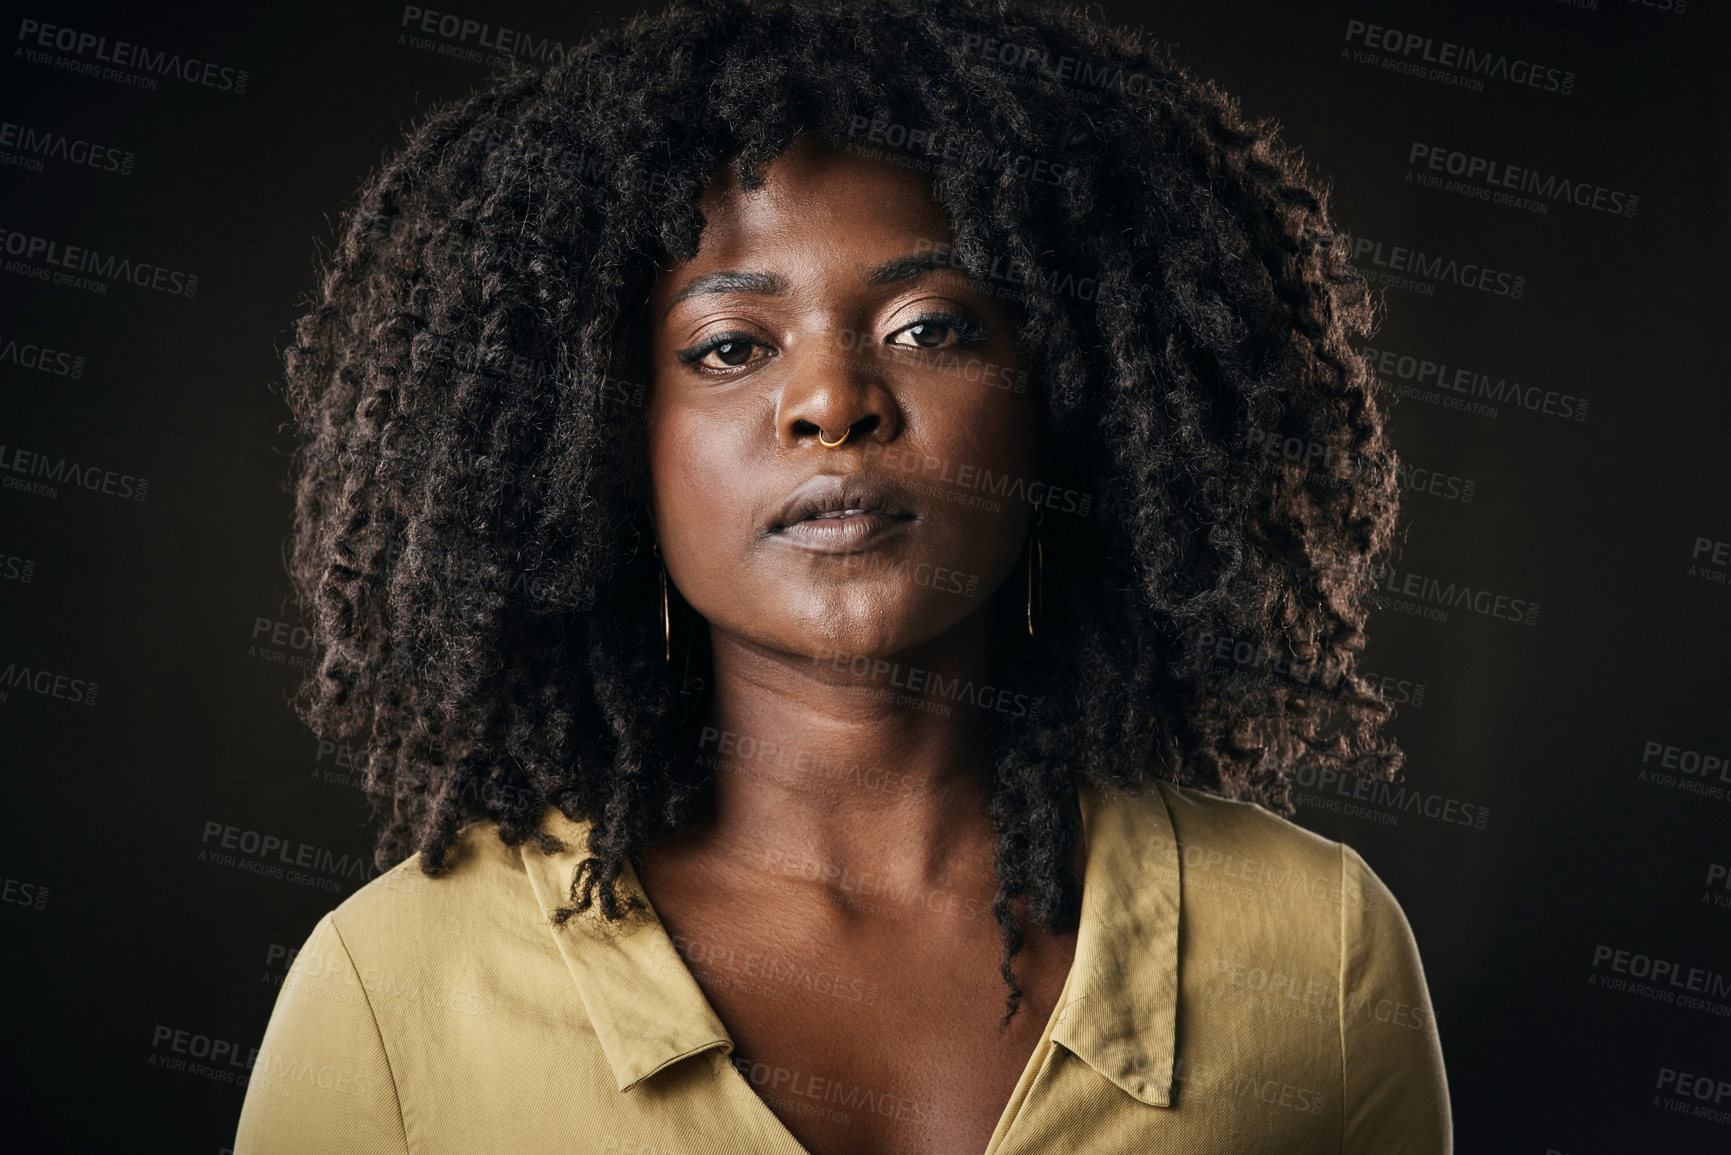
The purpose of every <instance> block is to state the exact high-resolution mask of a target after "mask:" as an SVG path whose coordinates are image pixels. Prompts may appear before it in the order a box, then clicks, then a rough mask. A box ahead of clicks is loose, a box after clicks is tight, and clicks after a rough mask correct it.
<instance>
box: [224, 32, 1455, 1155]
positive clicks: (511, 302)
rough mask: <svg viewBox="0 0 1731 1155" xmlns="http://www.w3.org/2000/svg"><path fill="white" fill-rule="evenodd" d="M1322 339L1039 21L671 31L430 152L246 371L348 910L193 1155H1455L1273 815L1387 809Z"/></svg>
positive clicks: (1339, 252) (1379, 536)
mask: <svg viewBox="0 0 1731 1155" xmlns="http://www.w3.org/2000/svg"><path fill="white" fill-rule="evenodd" d="M1369 316H1370V309H1369V304H1368V299H1367V295H1366V292H1365V289H1364V287H1363V284H1362V282H1361V281H1360V280H1359V279H1358V278H1357V277H1356V276H1355V275H1354V274H1353V273H1352V272H1351V270H1350V268H1349V266H1348V264H1347V259H1346V252H1345V247H1344V244H1343V242H1342V240H1341V234H1340V233H1339V232H1338V231H1337V229H1336V227H1335V226H1334V224H1333V223H1332V222H1331V220H1330V219H1329V217H1328V215H1327V213H1326V210H1325V206H1324V204H1323V201H1322V198H1321V196H1320V194H1319V193H1318V192H1317V191H1316V190H1315V186H1314V185H1313V184H1312V183H1311V182H1310V180H1309V179H1308V178H1306V177H1305V176H1304V174H1303V173H1302V172H1301V170H1300V169H1299V167H1298V165H1297V163H1296V162H1295V160H1294V159H1293V158H1292V157H1290V156H1289V155H1288V154H1286V153H1285V152H1283V151H1282V150H1281V149H1280V148H1278V147H1277V146H1276V145H1275V143H1274V142H1273V140H1272V138H1271V135H1270V130H1269V129H1268V128H1267V127H1266V126H1263V125H1257V124H1252V123H1248V122H1245V121H1243V120H1242V119H1241V118H1240V117H1239V116H1238V114H1237V113H1236V111H1235V109H1234V107H1233V105H1232V104H1231V103H1230V101H1228V100H1227V99H1226V98H1225V97H1223V96H1222V95H1220V94H1219V93H1218V92H1216V91H1215V90H1214V89H1212V88H1210V87H1208V86H1206V85H1202V84H1198V83H1196V82H1194V81H1192V80H1190V79H1189V78H1187V77H1186V76H1185V75H1184V74H1183V73H1181V72H1180V71H1178V70H1177V69H1176V68H1175V67H1173V66H1172V65H1171V64H1170V63H1168V62H1166V61H1165V60H1164V59H1163V58H1162V57H1161V56H1159V55H1158V54H1156V53H1154V52H1153V51H1151V50H1150V49H1148V48H1146V47H1144V46H1141V45H1140V44H1139V43H1138V42H1136V41H1135V40H1134V39H1133V38H1131V37H1129V36H1128V35H1126V34H1123V33H1120V32H1117V31H1113V30H1111V29H1107V28H1103V27H1101V26H1098V25H1095V24H1091V23H1088V22H1086V21H1085V20H1083V19H1081V18H1078V17H1074V16H1070V15H1064V14H1061V13H1054V12H1045V11H1041V10H1037V9H1032V8H1026V9H1025V8H1022V7H1020V6H1016V5H1009V6H1000V5H996V4H981V3H966V2H964V3H954V4H943V5H938V6H936V7H933V6H931V5H926V4H921V5H918V6H914V5H908V4H903V3H899V2H888V3H876V4H871V5H869V6H867V7H865V8H863V9H860V8H855V7H853V6H841V5H836V6H834V7H831V6H828V5H826V4H821V3H796V4H788V5H783V4H774V5H770V4H764V5H751V6H739V5H734V4H719V5H705V6H702V7H699V8H681V9H677V10H674V11H672V12H670V13H669V14H667V15H666V16H664V17H662V18H660V19H657V20H653V21H642V22H639V23H636V24H633V25H632V26H631V27H630V28H628V29H626V30H624V31H623V32H620V33H617V34H613V35H608V36H603V37H602V38H600V39H599V40H597V41H596V42H595V43H593V44H592V45H590V46H588V47H586V48H584V49H583V50H581V51H579V52H577V53H575V54H574V55H573V57H572V59H571V60H569V61H568V62H565V63H563V64H562V65H560V66H558V67H555V68H552V69H550V70H548V71H547V72H546V73H544V74H532V73H527V72H520V73H516V74H512V75H508V76H504V77H501V78H499V79H498V80H496V81H495V82H493V83H492V84H491V85H490V86H489V87H488V88H487V89H486V90H484V91H482V92H480V93H478V94H477V95H475V96H472V97H471V98H469V99H468V100H466V101H463V102H459V103H458V104H455V105H452V106H450V107H447V108H444V109H442V110H440V111H438V112H436V113H435V114H433V115H432V116H431V117H430V118H429V119H428V120H427V121H426V123H424V124H423V125H421V126H420V127H419V128H418V129H417V130H416V131H415V132H414V133H413V135H412V136H411V139H410V141H409V144H408V146H407V148H406V149H405V150H404V151H403V152H402V153H400V154H399V155H398V156H397V157H396V158H395V159H394V160H392V161H391V162H390V164H389V165H388V166H387V167H386V168H385V169H384V170H383V171H382V172H380V173H379V174H377V175H376V176H375V177H374V178H373V179H372V180H371V181H370V182H369V184H368V185H367V186H366V188H365V189H364V191H363V193H362V197H361V201H360V203H359V205H358V206H357V207H356V209H355V211H354V212H353V213H352V214H351V216H350V217H349V219H348V221H347V223H346V231H345V234H344V237H343V240H342V242H341V245H340V247H339V248H338V250H337V251H336V252H335V253H334V255H333V257H332V259H331V260H330V262H329V264H328V268H327V271H326V273H325V278H324V283H323V289H322V294H321V296H320V299H319V302H318V305H317V307H316V309H315V311H314V312H312V313H311V314H310V315H308V316H307V317H306V318H304V319H303V320H302V321H301V322H300V326H299V328H298V330H297V335H296V340H295V341H294V343H293V345H292V347H291V349H290V350H289V354H288V383H289V396H290V400H291V403H292V405H293V406H294V409H295V412H296V414H297V417H298V418H299V423H300V429H301V432H302V435H303V438H304V449H303V452H302V454H301V457H300V458H299V461H298V464H297V474H296V484H297V489H296V493H297V499H298V506H297V520H296V535H295V539H294V553H293V570H294V574H295V577H296V580H297V583H298V585H299V588H300V591H301V593H302V596H303V598H304V599H305V603H306V605H307V606H308V608H309V612H310V614H311V616H312V617H313V619H314V620H315V621H316V623H317V627H316V628H317V631H318V634H319V637H320V639H321V641H322V642H323V651H322V661H321V664H320V666H319V668H318V670H317V671H316V672H315V673H314V675H313V676H312V677H310V678H309V680H308V682H307V685H306V686H305V688H304V693H303V703H302V704H303V709H304V713H305V716H306V717H307V718H308V720H309V721H310V723H311V724H312V725H313V726H314V727H315V728H316V729H317V730H318V732H319V733H320V734H321V735H324V736H328V737H332V738H340V739H341V740H344V741H348V742H351V743H356V744H358V745H360V746H362V747H364V748H365V749H366V750H367V751H368V755H369V757H368V770H367V781H368V786H369V791H370V793H371V795H372V797H373V798H374V799H375V801H376V802H377V803H378V805H379V807H380V809H381V812H382V813H383V815H384V830H383V835H382V838H381V843H380V848H379V858H380V865H381V867H385V866H391V865H392V864H395V865H394V869H392V870H390V871H389V873H387V874H385V875H383V876H382V877H381V878H379V879H378V880H376V881H374V882H373V883H372V884H370V885H369V886H367V887H366V888H364V889H363V890H362V891H361V892H360V893H358V894H356V895H355V896H353V897H352V898H350V899H349V900H348V901H347V902H345V903H344V904H343V905H342V906H340V907H339V908H338V909H337V910H336V911H335V912H333V913H332V914H331V915H329V916H327V917H326V918H325V919H324V920H323V921H322V922H321V923H320V924H319V926H318V928H317V929H315V930H314V932H313V934H312V937H311V938H310V939H309V940H308V942H307V945H306V946H305V948H304V949H303V950H302V951H301V952H300V954H299V956H298V958H297V960H296V962H295V966H294V970H293V973H292V975H291V976H290V979H289V980H288V982H287V983H286V984H285V986H284V988H283V992H282V994H281V996H280V998H279V1002H278V1006H277V1009H276V1012H275V1014H274V1016H273V1018H272V1020H271V1025H270V1028H269V1030H268V1032H267V1034H266V1038H265V1041H264V1044H263V1047H262V1049H261V1053H260V1056H259V1059H258V1062H257V1066H256V1067H255V1070H254V1075H253V1080H252V1084H251V1087H250V1088H249V1091H248V1098H247V1103H246V1107H245V1110H244V1112H243V1115H242V1119H241V1127H240V1136H239V1140H238V1142H237V1144H236V1149H237V1151H240V1152H258V1151H289V1150H355V1151H410V1150H412V1151H462V1152H473V1151H479V1150H537V1151H538V1150H567V1149H568V1150H595V1151H627V1152H673V1151H678V1152H712V1151H738V1152H797V1151H800V1150H809V1151H813V1152H822V1153H827V1152H844V1151H846V1152H879V1151H884V1152H887V1151H898V1152H902V1151H907V1152H928V1151H929V1152H940V1151H942V1152H950V1151H965V1152H978V1151H990V1152H999V1153H1003V1155H1010V1153H1012V1152H1033V1151H1050V1150H1075V1151H1090V1152H1092V1151H1136V1152H1145V1151H1175V1152H1176V1151H1185V1152H1251V1151H1281V1152H1288V1151H1330V1152H1334V1151H1341V1150H1347V1151H1363V1152H1370V1151H1376V1152H1387V1151H1417V1152H1433V1151H1444V1150H1447V1149H1448V1147H1449V1117H1448V1105H1447V1091H1446V1087H1445V1084H1444V1080H1443V1073H1442V1065H1441V1056H1440V1052H1439V1050H1438V1045H1437V1039H1436V1032H1435V1028H1434V1021H1433V1019H1432V1016H1431V1011H1430V1006H1429V1001H1428V997H1427V994H1426V990H1425V985H1424V979H1423V974H1422V970H1421V967H1420V964H1419V960H1418V955H1417V951H1416V947H1415V946H1414V943H1413V939H1412V936H1411V933H1410V931H1409V930H1408V928H1407V924H1406V921H1405V919H1404V918H1403V916H1402V915H1401V912H1400V909H1399V907H1398V905H1397V904H1396V903H1395V901H1394V899H1393V897H1392V896H1391V895H1390V894H1389V892H1388V891H1387V889H1386V888H1385V887H1384V886H1383V885H1382V884H1381V882H1380V881H1379V880H1378V879H1377V878H1376V876H1375V875H1374V874H1373V873H1372V872H1371V871H1370V869H1369V868H1368V867H1367V866H1366V865H1365V864H1364V862H1363V861H1362V859H1360V858H1359V857H1358V856H1357V855H1356V854H1354V853H1353V852H1352V851H1351V850H1350V849H1348V848H1346V847H1343V846H1341V845H1339V844H1337V843H1332V842H1328V841H1326V840H1324V839H1321V838H1318V837H1316V836H1314V835H1311V834H1309V833H1307V832H1304V831H1302V830H1300V829H1298V828H1297V827H1294V826H1292V825H1291V824H1289V823H1287V822H1286V821H1285V820H1284V819H1282V818H1279V817H1276V816H1275V815H1274V814H1272V813H1270V811H1269V810H1268V809H1264V808H1263V806H1262V805H1259V804H1266V805H1267V806H1269V807H1274V808H1285V807H1287V806H1288V805H1289V801H1288V783H1289V780H1290V776H1291V774H1292V772H1293V768H1294V767H1295V766H1296V765H1299V764H1301V763H1303V762H1306V761H1308V762H1310V763H1312V764H1314V765H1317V766H1319V767H1325V768H1330V769H1335V770H1342V771H1350V772H1353V773H1359V774H1373V775H1379V776H1386V775H1388V774H1391V773H1393V772H1394V771H1395V770H1396V769H1397V768H1398V762H1399V755H1398V751H1396V750H1395V749H1394V747H1393V745H1392V743H1391V742H1390V741H1389V740H1388V739H1386V738H1384V737H1383V736H1381V734H1380V727H1381V725H1382V723H1383V722H1384V721H1385V720H1386V717H1387V715H1388V714H1389V708H1388V706H1387V705H1386V703H1384V702H1383V701H1382V700H1381V699H1380V698H1378V696H1377V695H1376V694H1375V692H1374V691H1373V690H1372V689H1371V688H1370V687H1369V686H1367V685H1366V684H1365V683H1364V682H1362V681H1361V680H1359V679H1358V678H1357V677H1356V676H1355V674H1354V673H1353V660H1354V655H1355V654H1356V653H1357V652H1358V651H1359V650H1360V649H1361V648H1362V644H1363V633H1362V626H1363V623H1364V610H1363V606H1362V598H1363V595H1364V594H1365V593H1366V591H1367V590H1368V589H1369V588H1370V585H1371V577H1370V574H1371V566H1372V565H1373V564H1374V560H1375V558H1376V556H1377V554H1378V553H1379V551H1381V550H1382V549H1384V548H1385V547H1386V544H1387V541H1388V538H1389V534H1390V526H1391V522H1392V518H1393V514H1394V499H1395V489H1394V484H1393V476H1394V474H1393V467H1394V457H1393V454H1392V451H1391V450H1390V448H1389V446H1388V444H1387V442H1386V440H1385V438H1384V434H1383V431H1382V418H1381V414H1380V409H1379V407H1378V393H1377V389H1376V385H1375V382H1374V380H1373V379H1372V377H1371V375H1370V373H1369V372H1368V371H1367V369H1366V368H1365V367H1364V366H1363V364H1362V363H1361V362H1360V361H1358V360H1357V359H1356V358H1355V357H1354V356H1353V354H1352V352H1351V346H1350V344H1349V338H1350V337H1352V336H1353V335H1355V334H1358V333H1362V332H1363V331H1364V330H1365V328H1366V326H1367V324H1368V320H1369ZM1293 437H1297V438H1299V439H1301V441H1302V443H1303V444H1305V445H1306V446H1311V447H1314V449H1313V450H1311V451H1307V452H1306V453H1304V454H1303V455H1301V456H1302V457H1303V459H1304V462H1303V464H1302V465H1294V464H1291V463H1289V462H1288V460H1287V458H1286V456H1285V455H1283V454H1282V455H1275V456H1270V455H1268V454H1267V453H1266V452H1265V447H1266V446H1268V445H1270V444H1274V445H1283V444H1285V443H1286V442H1287V439H1289V438H1293ZM1241 654H1248V655H1250V657H1249V658H1248V660H1246V659H1244V658H1240V657H1236V656H1237V655H1241ZM1228 799H1235V800H1231V801H1229V800H1228ZM423 876H433V880H432V881H425V880H423Z"/></svg>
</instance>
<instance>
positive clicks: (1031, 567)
mask: <svg viewBox="0 0 1731 1155" xmlns="http://www.w3.org/2000/svg"><path fill="white" fill-rule="evenodd" d="M1043 520H1045V515H1044V514H1043V513H1041V512H1040V511H1039V510H1038V509H1035V510H1034V525H1033V528H1032V529H1030V530H1029V531H1028V636H1029V637H1030V638H1031V637H1033V636H1034V607H1035V604H1036V603H1038V605H1039V607H1040V616H1041V617H1044V616H1045V608H1046V558H1045V554H1044V551H1043V550H1042V549H1041V548H1040V523H1041V522H1042V521H1043ZM1036 573H1037V574H1038V577H1037V578H1036V576H1035V575H1036ZM1036 585H1037V586H1038V587H1039V590H1038V593H1036V592H1035V587H1036Z"/></svg>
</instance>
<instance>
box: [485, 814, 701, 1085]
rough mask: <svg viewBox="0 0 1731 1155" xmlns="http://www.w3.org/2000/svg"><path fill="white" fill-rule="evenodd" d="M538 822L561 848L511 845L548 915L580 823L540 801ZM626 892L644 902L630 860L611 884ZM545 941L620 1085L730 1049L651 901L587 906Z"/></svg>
mask: <svg viewBox="0 0 1731 1155" xmlns="http://www.w3.org/2000/svg"><path fill="white" fill-rule="evenodd" d="M541 828H542V829H543V830H545V831H546V832H547V833H549V834H551V835H553V836H554V837H556V838H558V839H559V840H560V841H561V842H563V843H564V844H565V849H564V850H563V851H561V852H559V853H558V854H543V853H541V852H540V851H538V850H536V849H535V848H534V846H533V844H532V843H528V842H525V843H523V845H522V846H521V847H519V848H518V849H519V853H520V854H521V855H522V857H523V865H524V866H525V867H526V868H527V870H528V872H529V885H530V886H531V887H533V888H534V891H535V899H536V901H537V902H538V903H539V904H540V906H541V909H542V911H544V912H545V913H546V914H547V915H548V916H549V917H551V916H552V914H553V912H554V911H555V910H557V909H558V908H560V907H562V906H566V905H568V903H569V900H570V894H571V878H572V875H573V873H574V872H575V871H576V869H577V864H578V863H579V862H581V861H583V859H585V858H587V857H588V856H589V824H588V823H578V822H572V821H571V820H570V819H568V818H566V817H565V816H564V815H563V814H561V813H560V812H559V811H558V810H557V809H556V808H553V807H549V808H548V809H547V812H546V814H545V815H544V816H543V818H542V820H541ZM627 895H635V896H637V897H638V898H641V899H643V901H644V902H645V903H647V902H648V896H647V895H646V894H645V893H644V891H643V887H642V885H641V884H640V883H639V882H638V880H637V873H636V872H635V871H634V870H632V869H631V866H630V864H629V863H628V864H626V867H625V872H624V874H623V875H622V876H621V878H620V885H619V896H620V898H621V899H623V898H625V897H626V896H627ZM553 939H554V941H555V942H556V943H558V945H559V954H560V955H561V956H562V957H563V958H564V960H565V969H566V970H568V971H569V972H570V974H571V979H572V981H573V982H574V983H576V985H577V993H578V994H579V995H580V996H581V997H582V999H583V1007H584V1009H585V1010H586V1011H588V1013H589V1021H590V1023H591V1025H592V1026H593V1027H594V1030H595V1037H596V1038H597V1039H599V1040H600V1043H601V1052H602V1054H604V1055H605V1056H606V1057H607V1065H608V1066H609V1067H611V1068H612V1070H613V1077H614V1080H615V1082H616V1083H617V1084H618V1087H619V1089H620V1090H621V1091H629V1090H631V1088H633V1087H635V1086H636V1085H637V1084H638V1083H640V1082H642V1081H643V1080H644V1079H646V1078H648V1077H649V1076H650V1075H653V1074H654V1073H655V1072H657V1071H659V1070H661V1069H662V1068H663V1067H666V1066H668V1065H669V1064H671V1063H676V1062H678V1061H679V1060H681V1059H684V1058H687V1057H689V1056H691V1055H695V1054H697V1053H698V1052H699V1051H705V1050H709V1049H710V1048H712V1047H721V1048H723V1049H724V1050H726V1051H731V1050H732V1049H733V1040H732V1039H731V1038H730V1037H729V1036H728V1033H727V1029H726V1028H725V1027H723V1026H722V1025H721V1020H720V1019H719V1018H717V1017H716V1015H715V1012H714V1011H713V1010H712V1009H710V1006H709V1001H708V1000H707V999H705V998H704V997H703V991H702V989H701V988H700V987H699V986H698V985H697V980H696V979H694V978H692V977H691V972H690V971H689V970H688V969H686V966H685V963H684V961H683V960H682V959H681V958H680V957H679V953H678V952H677V951H676V950H674V948H673V940H672V939H671V938H669V937H668V935H667V932H666V930H664V929H663V928H662V926H661V923H660V920H659V919H657V918H655V917H654V915H653V908H651V910H650V912H648V913H635V914H631V915H628V916H627V917H626V918H625V919H624V920H623V921H621V922H609V921H608V920H607V919H606V918H605V917H603V916H602V914H601V912H600V911H599V910H598V909H596V908H595V907H590V908H589V909H588V910H587V911H584V912H583V913H581V914H578V915H575V916H573V917H572V918H571V919H570V921H568V922H567V923H566V924H565V926H564V927H563V928H562V929H558V930H555V931H554V933H553Z"/></svg>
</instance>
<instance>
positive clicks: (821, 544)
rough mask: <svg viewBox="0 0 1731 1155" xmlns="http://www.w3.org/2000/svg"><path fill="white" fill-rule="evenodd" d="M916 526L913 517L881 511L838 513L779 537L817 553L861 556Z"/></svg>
mask: <svg viewBox="0 0 1731 1155" xmlns="http://www.w3.org/2000/svg"><path fill="white" fill-rule="evenodd" d="M913 523H914V519H913V518H912V517H911V516H906V515H896V514H890V513H885V512H882V511H880V510H873V509H839V510H831V511H828V512H825V513H816V514H813V515H812V516H810V517H808V518H805V519H804V520H802V521H796V522H794V523H792V524H791V525H786V526H783V527H782V528H781V529H780V530H779V531H777V533H776V536H777V537H780V538H782V539H783V540H785V541H786V542H787V543H788V544H790V545H796V546H799V547H800V548H801V549H809V550H812V551H813V552H815V553H858V552H859V551H861V550H866V549H871V548H872V547H874V546H877V545H879V544H881V543H882V542H883V541H885V540H887V539H888V538H890V537H893V536H894V535H896V534H897V533H900V532H901V531H902V530H904V529H906V528H907V527H908V526H910V525H912V524H913Z"/></svg>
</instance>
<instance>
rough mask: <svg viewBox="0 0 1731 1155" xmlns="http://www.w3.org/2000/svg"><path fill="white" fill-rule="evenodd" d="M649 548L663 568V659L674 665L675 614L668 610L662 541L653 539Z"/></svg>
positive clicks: (665, 567)
mask: <svg viewBox="0 0 1731 1155" xmlns="http://www.w3.org/2000/svg"><path fill="white" fill-rule="evenodd" d="M649 548H650V549H651V550H652V551H653V552H654V554H655V556H656V558H657V559H658V560H657V564H658V565H659V566H660V569H661V660H662V661H663V662H666V663H667V664H668V665H669V666H671V665H673V615H672V614H670V613H668V612H667V563H666V562H664V561H660V560H659V559H660V557H661V543H660V542H658V541H652V542H650V543H649Z"/></svg>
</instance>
